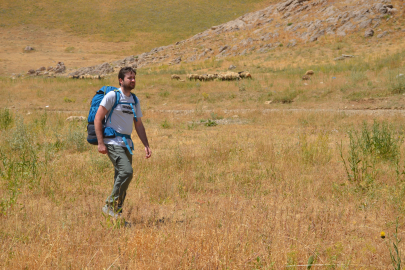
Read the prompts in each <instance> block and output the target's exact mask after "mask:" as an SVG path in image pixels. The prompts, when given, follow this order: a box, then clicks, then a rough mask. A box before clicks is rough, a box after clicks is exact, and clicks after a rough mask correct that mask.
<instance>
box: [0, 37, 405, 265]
mask: <svg viewBox="0 0 405 270" xmlns="http://www.w3.org/2000/svg"><path fill="white" fill-rule="evenodd" d="M397 35H398V36H395V34H392V36H391V37H389V38H388V39H387V40H386V41H380V42H379V43H377V42H376V41H372V42H370V43H364V41H363V40H362V37H358V36H350V37H347V38H339V39H334V38H331V37H330V38H329V37H325V38H323V39H321V40H320V41H319V42H317V43H311V44H304V45H301V46H299V47H297V48H294V49H285V48H280V49H278V50H276V51H273V52H269V53H267V54H262V55H255V54H252V55H250V56H248V57H246V58H242V57H230V58H226V59H223V60H221V61H215V60H208V61H205V62H195V63H189V64H181V65H179V66H174V67H169V66H165V65H161V66H156V67H148V68H143V69H139V70H138V75H137V76H138V82H137V88H136V91H135V92H136V94H137V95H138V96H139V98H140V100H141V105H142V108H143V112H144V118H143V121H144V124H145V126H146V129H147V134H148V137H149V140H150V144H151V148H152V150H153V156H152V158H151V159H149V160H145V159H144V158H143V149H142V146H141V144H140V143H139V142H138V141H136V140H135V142H136V143H135V149H136V151H135V154H134V171H135V174H134V179H133V180H132V181H133V182H132V183H131V185H130V188H129V191H128V196H127V201H126V205H125V209H124V218H125V219H126V220H127V221H129V222H131V223H132V226H131V227H123V226H121V225H122V224H120V223H119V222H114V221H112V220H110V219H108V218H105V217H104V216H103V215H102V213H101V207H102V206H103V202H104V200H105V198H106V197H107V196H108V192H109V191H110V189H111V185H112V181H113V178H112V176H113V170H112V168H111V164H110V162H109V160H108V158H107V157H106V156H102V155H100V154H98V153H97V151H96V148H95V147H93V146H91V145H88V144H87V143H86V142H85V123H75V122H73V123H68V122H66V121H65V119H66V118H67V117H68V116H71V115H84V116H86V115H87V112H88V108H89V102H90V99H91V97H92V96H93V95H94V92H95V91H96V90H97V89H99V88H100V87H101V86H103V85H117V84H116V82H117V78H116V74H114V75H112V76H111V77H107V78H106V79H105V80H102V81H97V80H68V79H66V78H55V79H50V78H23V79H22V78H15V79H10V78H5V77H3V78H0V88H1V89H2V91H1V92H0V108H1V109H0V113H1V114H0V136H1V140H0V161H1V162H0V198H1V201H0V239H1V251H0V268H2V269H25V268H26V269H44V268H45V269H59V268H62V269H64V268H73V269H77V268H80V269H118V268H120V269H121V268H124V269H284V268H287V269H303V268H304V269H305V267H306V266H296V265H305V264H306V263H307V262H308V258H309V257H310V256H314V257H315V262H314V264H316V265H314V266H312V268H311V269H388V268H390V267H391V266H392V265H391V259H390V252H389V247H391V248H392V247H393V246H392V242H393V241H394V237H393V233H394V232H395V221H396V219H397V218H398V219H399V227H398V229H399V234H398V237H399V238H400V239H403V237H404V235H403V228H404V226H403V222H404V210H405V205H404V203H403V194H404V190H405V186H404V183H405V178H404V175H405V174H404V172H405V159H404V154H405V152H404V150H405V149H404V147H403V141H402V140H400V141H399V142H397V141H395V140H394V141H391V143H390V144H388V145H392V146H398V148H395V149H391V152H389V153H390V154H393V155H394V154H395V155H394V157H393V158H392V157H391V158H387V157H384V156H383V155H379V154H378V153H377V152H375V153H372V154H369V155H367V153H366V152H365V150H364V149H365V147H364V146H363V148H356V149H357V150H356V149H354V148H351V147H352V146H351V143H353V141H351V140H350V133H348V132H350V131H352V132H353V130H355V131H357V132H358V133H357V135H358V136H359V137H360V138H362V137H361V136H362V133H361V132H364V127H363V123H367V124H368V127H369V128H371V127H372V125H373V122H374V121H375V122H376V123H380V124H381V125H383V124H386V125H387V126H389V131H387V130H386V131H384V132H383V131H382V130H381V129H380V130H379V132H380V133H381V134H382V135H384V134H385V135H390V136H391V135H392V136H393V137H392V138H397V137H399V138H400V139H403V134H404V124H403V123H404V115H403V108H404V105H403V104H404V96H403V94H404V92H405V82H404V81H403V80H402V79H401V77H397V76H399V74H404V73H405V70H404V68H403V64H404V56H405V53H404V50H403V48H402V47H401V43H400V42H399V41H401V40H402V39H403V37H401V36H399V34H397ZM283 38H285V40H288V39H289V37H288V36H284V37H283ZM401 38H402V39H401ZM397 41H398V42H397ZM373 42H374V43H373ZM63 49H65V46H64V47H63ZM342 53H348V54H355V55H356V56H357V57H356V58H355V59H351V60H350V59H349V60H346V61H343V62H336V63H335V62H334V61H332V59H333V58H334V57H336V56H338V55H340V54H342ZM93 60H94V59H92V61H93ZM230 64H235V65H236V66H238V69H244V70H249V71H250V72H251V73H252V76H253V80H243V81H238V82H219V81H214V82H189V81H186V82H178V81H172V80H170V75H171V74H174V73H177V74H180V76H181V77H182V78H184V77H185V74H186V73H192V72H193V73H194V72H195V73H199V74H204V73H208V72H209V73H214V72H221V71H225V70H226V69H227V68H228V67H229V65H230ZM307 69H313V70H314V71H315V75H314V76H313V77H312V79H311V81H309V82H303V81H302V80H301V77H302V75H303V74H304V73H305V71H306V70H307ZM266 101H267V103H268V104H266ZM270 101H271V102H270ZM47 106H48V107H47ZM6 108H8V109H6ZM350 109H354V110H350ZM10 114H11V116H10ZM7 119H10V120H12V121H11V122H10V123H9V122H8V121H7ZM215 124H217V125H215ZM391 132H392V133H391ZM351 134H353V133H351ZM133 135H134V136H133V137H134V138H136V135H135V134H133ZM392 138H391V137H389V138H387V137H385V139H384V137H383V138H382V142H381V143H382V144H383V143H384V142H385V143H386V142H388V141H389V139H392ZM385 146H386V145H385ZM340 147H342V148H340ZM340 149H342V155H343V157H344V160H345V162H346V165H347V166H348V167H347V168H348V169H349V173H350V174H353V175H354V174H355V172H354V171H351V170H350V169H351V167H350V166H353V162H355V160H354V154H358V155H360V157H361V158H362V160H361V161H360V162H359V163H358V164H359V165H358V167H356V168H357V169H359V170H360V171H358V172H356V173H357V177H358V179H359V180H350V178H349V176H348V175H347V171H346V170H345V165H344V163H343V160H342V158H341V152H340ZM353 149H354V150H355V151H354V152H350V150H353ZM363 150H364V153H366V154H364V153H363ZM351 159H352V160H351ZM365 162H370V163H367V164H366V163H365ZM381 231H384V232H385V234H386V237H385V238H384V239H382V238H381V237H380V233H381ZM399 250H400V252H401V254H402V251H403V250H404V249H403V244H402V243H401V244H400V245H399Z"/></svg>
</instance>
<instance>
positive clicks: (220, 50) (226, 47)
mask: <svg viewBox="0 0 405 270" xmlns="http://www.w3.org/2000/svg"><path fill="white" fill-rule="evenodd" d="M229 48H230V46H229V45H225V46H222V47H220V48H219V53H222V52H223V51H226V50H227V49H229Z"/></svg>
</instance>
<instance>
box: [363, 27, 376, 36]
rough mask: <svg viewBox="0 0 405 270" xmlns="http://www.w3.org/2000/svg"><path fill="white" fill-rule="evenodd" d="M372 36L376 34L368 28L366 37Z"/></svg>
mask: <svg viewBox="0 0 405 270" xmlns="http://www.w3.org/2000/svg"><path fill="white" fill-rule="evenodd" d="M372 36H374V30H373V29H367V30H366V32H365V33H364V37H372Z"/></svg>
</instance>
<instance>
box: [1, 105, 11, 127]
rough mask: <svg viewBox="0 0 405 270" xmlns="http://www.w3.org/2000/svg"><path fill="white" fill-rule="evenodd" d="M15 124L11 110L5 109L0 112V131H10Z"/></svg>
mask: <svg viewBox="0 0 405 270" xmlns="http://www.w3.org/2000/svg"><path fill="white" fill-rule="evenodd" d="M12 123H13V115H12V114H11V113H10V111H9V109H7V108H5V109H2V110H0V130H5V129H8V128H9V127H10V126H11V124H12Z"/></svg>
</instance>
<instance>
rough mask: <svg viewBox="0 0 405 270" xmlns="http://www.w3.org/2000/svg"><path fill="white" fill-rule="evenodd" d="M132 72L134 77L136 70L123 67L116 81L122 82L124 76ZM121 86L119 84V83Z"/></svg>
mask: <svg viewBox="0 0 405 270" xmlns="http://www.w3.org/2000/svg"><path fill="white" fill-rule="evenodd" d="M130 72H133V73H134V74H135V75H136V69H133V68H132V67H123V68H121V69H120V71H119V72H118V81H119V80H120V79H122V80H124V78H125V75H126V74H127V73H130ZM120 85H121V83H120Z"/></svg>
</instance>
